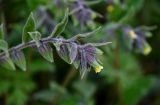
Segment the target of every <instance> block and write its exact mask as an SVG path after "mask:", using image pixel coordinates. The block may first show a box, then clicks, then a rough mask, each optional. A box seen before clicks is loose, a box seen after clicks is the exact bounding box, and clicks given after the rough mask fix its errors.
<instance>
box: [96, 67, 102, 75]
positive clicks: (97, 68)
mask: <svg viewBox="0 0 160 105" xmlns="http://www.w3.org/2000/svg"><path fill="white" fill-rule="evenodd" d="M102 69H103V66H96V67H95V71H96V73H99V72H101V70H102Z"/></svg>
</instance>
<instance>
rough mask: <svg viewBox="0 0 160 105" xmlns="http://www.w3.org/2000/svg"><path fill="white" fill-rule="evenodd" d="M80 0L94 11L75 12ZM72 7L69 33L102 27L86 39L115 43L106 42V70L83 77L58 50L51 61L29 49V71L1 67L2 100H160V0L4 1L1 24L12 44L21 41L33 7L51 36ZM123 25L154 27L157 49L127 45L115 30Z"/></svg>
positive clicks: (32, 103) (142, 104) (155, 103)
mask: <svg viewBox="0 0 160 105" xmlns="http://www.w3.org/2000/svg"><path fill="white" fill-rule="evenodd" d="M78 1H80V2H83V3H84V4H83V5H85V7H84V8H87V9H89V10H90V12H91V15H90V14H89V13H90V12H89V13H86V14H85V15H84V14H83V13H82V14H78V13H77V14H75V13H74V12H75V11H76V8H78V6H77V7H74V4H75V2H78ZM66 8H69V9H70V11H72V12H73V13H72V14H70V16H69V22H68V25H67V27H66V29H65V31H64V32H63V34H62V36H63V37H65V38H70V37H72V36H74V35H76V34H79V33H85V32H89V31H92V30H95V29H96V28H97V27H98V26H102V30H101V31H100V32H99V33H97V34H96V35H95V36H92V37H90V38H87V39H84V40H83V42H85V43H87V42H91V41H110V42H112V44H110V45H107V46H103V47H100V49H101V50H102V51H103V52H104V54H103V55H102V56H101V59H102V63H103V66H104V69H103V70H102V72H100V73H98V74H97V73H95V72H94V71H93V70H91V71H90V72H89V73H88V75H87V77H85V78H83V79H80V75H79V71H78V70H76V69H75V68H74V67H73V65H69V64H67V63H65V62H64V61H63V60H62V59H60V57H59V56H58V55H57V53H56V52H54V60H55V61H54V63H50V62H48V61H46V60H45V59H43V58H42V57H41V55H40V54H38V52H37V51H36V50H34V49H33V48H27V49H25V50H24V53H25V57H26V61H27V71H26V72H24V71H22V70H19V69H18V68H17V70H16V71H12V70H7V69H4V68H0V105H160V78H159V76H160V11H159V10H160V0H86V1H83V0H77V1H76V0H0V23H4V25H5V39H6V40H7V42H8V44H9V46H10V47H12V46H15V45H18V44H19V43H21V37H22V29H23V26H24V25H25V22H26V20H27V18H28V16H29V14H30V12H31V11H32V12H33V13H34V15H35V18H36V23H37V29H38V30H39V31H40V32H41V33H42V35H43V37H46V36H48V35H49V34H50V33H51V32H52V30H53V28H54V27H55V25H56V24H57V23H58V22H60V21H61V20H62V19H63V16H64V12H65V10H66ZM74 10H75V11H74ZM77 15H80V18H77ZM83 16H84V17H83ZM87 16H90V17H89V19H88V17H87ZM119 24H121V25H127V26H130V27H133V28H136V27H139V26H146V27H147V26H149V27H148V30H147V31H149V33H150V34H152V36H151V37H149V38H147V40H146V42H147V43H148V44H150V46H151V47H152V51H151V52H150V53H149V54H148V55H144V54H142V53H139V52H137V51H136V50H134V49H133V50H131V51H130V50H127V49H126V47H124V46H125V45H128V42H127V41H128V39H126V40H122V39H121V38H120V37H121V36H123V34H122V33H121V32H119V30H118V32H117V31H116V32H111V31H110V29H113V30H114V29H115V27H117V26H118V25H119ZM150 27H156V28H153V29H151V30H150V29H149V28H150ZM112 36H113V37H112Z"/></svg>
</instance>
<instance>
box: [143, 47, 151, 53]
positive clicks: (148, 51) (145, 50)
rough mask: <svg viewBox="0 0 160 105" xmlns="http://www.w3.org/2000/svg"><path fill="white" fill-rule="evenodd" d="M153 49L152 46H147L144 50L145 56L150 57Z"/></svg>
mask: <svg viewBox="0 0 160 105" xmlns="http://www.w3.org/2000/svg"><path fill="white" fill-rule="evenodd" d="M151 50H152V48H151V47H150V46H147V47H145V48H144V54H145V55H148V54H149V53H150V52H151Z"/></svg>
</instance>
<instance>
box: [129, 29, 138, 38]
mask: <svg viewBox="0 0 160 105" xmlns="http://www.w3.org/2000/svg"><path fill="white" fill-rule="evenodd" d="M129 35H130V37H131V38H132V39H136V38H137V35H136V33H135V32H134V31H133V30H130V31H129Z"/></svg>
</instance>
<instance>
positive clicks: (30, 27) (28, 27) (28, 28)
mask: <svg viewBox="0 0 160 105" xmlns="http://www.w3.org/2000/svg"><path fill="white" fill-rule="evenodd" d="M35 30H36V22H35V19H34V16H33V13H32V12H31V14H30V16H29V17H28V20H27V22H26V24H25V26H24V28H23V33H22V42H23V43H26V42H27V41H29V36H28V32H34V31H35Z"/></svg>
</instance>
